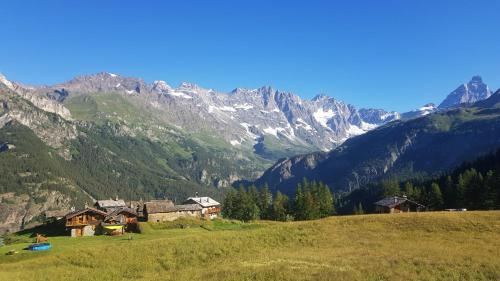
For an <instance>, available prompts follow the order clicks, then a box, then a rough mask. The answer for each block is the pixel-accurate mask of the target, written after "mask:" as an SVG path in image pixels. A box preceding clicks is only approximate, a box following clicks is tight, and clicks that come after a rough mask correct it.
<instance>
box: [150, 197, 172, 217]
mask: <svg viewBox="0 0 500 281" xmlns="http://www.w3.org/2000/svg"><path fill="white" fill-rule="evenodd" d="M173 207H174V202H172V201H171V200H152V201H150V202H146V203H145V204H144V210H145V211H146V212H147V213H148V214H156V213H169V212H171V211H170V210H171V208H173Z"/></svg>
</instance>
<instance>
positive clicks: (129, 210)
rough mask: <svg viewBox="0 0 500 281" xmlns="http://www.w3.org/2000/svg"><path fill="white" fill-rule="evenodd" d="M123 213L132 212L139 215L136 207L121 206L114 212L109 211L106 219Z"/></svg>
mask: <svg viewBox="0 0 500 281" xmlns="http://www.w3.org/2000/svg"><path fill="white" fill-rule="evenodd" d="M123 213H128V214H131V215H133V216H136V217H137V212H136V211H135V210H134V209H131V208H120V209H116V210H114V211H113V212H111V213H109V214H108V215H107V216H106V219H107V218H110V217H113V216H117V215H119V214H123Z"/></svg>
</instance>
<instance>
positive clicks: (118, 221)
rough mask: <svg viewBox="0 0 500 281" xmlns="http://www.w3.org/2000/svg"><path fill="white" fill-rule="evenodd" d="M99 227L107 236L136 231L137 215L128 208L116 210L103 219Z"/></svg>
mask: <svg viewBox="0 0 500 281" xmlns="http://www.w3.org/2000/svg"><path fill="white" fill-rule="evenodd" d="M101 226H102V229H103V231H104V232H105V233H106V234H109V235H119V234H123V233H124V232H125V231H127V232H133V231H137V213H136V211H135V210H133V209H130V208H121V209H116V210H114V211H112V212H111V213H109V214H108V215H107V216H106V217H105V218H104V220H103V221H102V223H101Z"/></svg>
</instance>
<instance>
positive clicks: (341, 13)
mask: <svg viewBox="0 0 500 281" xmlns="http://www.w3.org/2000/svg"><path fill="white" fill-rule="evenodd" d="M0 9H1V16H0V30H1V33H0V36H1V37H0V38H1V39H0V72H1V73H3V74H4V75H6V76H7V77H8V78H9V79H11V80H14V81H20V82H24V83H27V84H52V83H56V82H62V81H65V80H68V79H71V78H72V77H73V76H76V75H79V74H88V73H94V72H100V71H108V72H113V73H118V74H122V75H126V76H134V77H140V78H143V79H145V80H146V81H147V82H151V81H153V80H165V81H167V82H168V83H169V84H171V85H173V86H176V85H178V84H179V83H180V82H182V81H190V82H193V83H197V84H199V85H200V86H203V87H207V88H213V89H216V90H219V91H230V90H232V89H233V88H236V87H247V88H255V87H260V86H262V85H271V86H273V87H275V88H278V89H282V90H287V91H292V92H294V93H297V94H298V95H300V96H301V97H303V98H311V97H313V96H314V95H316V94H318V93H325V94H327V95H330V96H333V97H335V98H337V99H339V100H343V101H345V102H348V103H351V104H354V105H356V106H358V107H379V108H385V109H389V110H398V111H405V110H410V109H413V108H416V107H420V106H421V105H423V104H424V103H427V102H436V103H439V102H440V101H441V100H442V99H443V98H444V97H445V96H446V95H447V94H448V93H449V92H450V91H452V90H454V89H455V88H456V87H457V86H458V85H459V84H461V83H464V82H467V81H468V80H469V79H470V78H471V77H472V76H473V75H475V74H480V75H481V76H482V77H483V80H484V81H485V82H486V83H487V84H488V85H490V88H493V89H496V88H499V87H500V71H499V69H500V68H499V66H500V1H496V0H491V1H484V0H474V1H472V0H470V1H465V0H449V1H444V0H443V1H438V0H429V1H385V0H377V1H375V0H373V1H372V0H370V1H368V0H366V1H356V0H353V1H310V0H308V1H292V0H288V1H269V0H267V1H266V0H265V1H237V0H231V1H230V0H227V1H218V0H200V1H186V0H183V1H180V0H179V1H125V0H108V1H103V0H98V1H91V0H85V1H51V0H47V1H4V0H0Z"/></svg>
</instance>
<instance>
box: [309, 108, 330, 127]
mask: <svg viewBox="0 0 500 281" xmlns="http://www.w3.org/2000/svg"><path fill="white" fill-rule="evenodd" d="M334 116H335V112H333V110H331V109H328V110H327V111H324V110H323V108H320V109H318V110H317V111H316V112H314V113H313V117H314V119H316V121H318V123H320V124H321V126H323V127H325V128H328V125H327V122H328V120H329V119H330V118H332V117H334Z"/></svg>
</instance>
